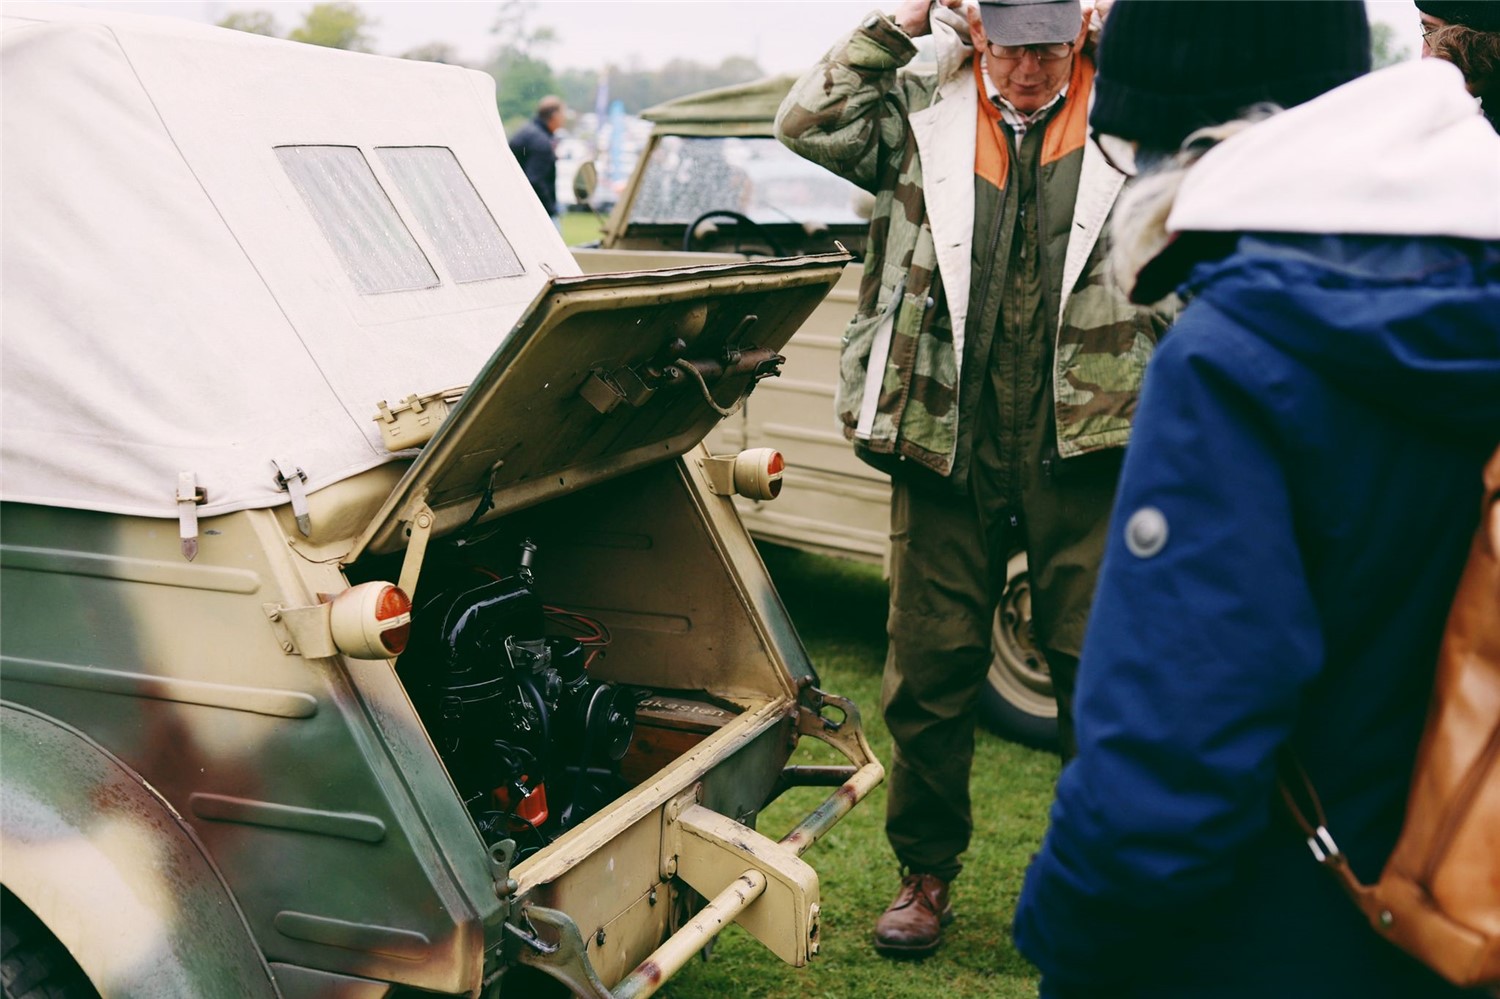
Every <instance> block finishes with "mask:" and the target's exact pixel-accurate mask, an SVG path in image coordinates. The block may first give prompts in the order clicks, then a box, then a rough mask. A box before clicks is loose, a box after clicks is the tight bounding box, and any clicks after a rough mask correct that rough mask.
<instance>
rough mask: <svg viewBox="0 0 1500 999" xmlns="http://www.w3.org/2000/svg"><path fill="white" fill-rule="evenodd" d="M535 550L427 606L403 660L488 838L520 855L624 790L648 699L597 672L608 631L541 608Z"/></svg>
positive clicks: (407, 680) (408, 681)
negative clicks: (622, 769)
mask: <svg viewBox="0 0 1500 999" xmlns="http://www.w3.org/2000/svg"><path fill="white" fill-rule="evenodd" d="M536 554H537V548H536V545H534V544H533V543H532V542H531V541H529V540H527V541H523V542H522V543H521V545H520V556H519V559H518V562H517V565H516V567H515V569H514V571H512V572H511V573H509V574H508V575H503V576H502V575H498V574H496V573H494V572H491V571H489V570H484V569H480V570H477V571H475V570H472V569H471V570H470V574H472V575H473V576H474V577H475V579H476V582H475V583H474V584H473V585H461V586H457V587H452V588H449V589H446V590H443V591H440V592H439V593H437V594H436V595H435V596H433V597H432V598H431V599H430V600H428V601H427V602H425V603H422V604H420V605H419V606H418V607H417V609H416V610H415V611H414V612H413V614H412V638H411V643H410V645H409V646H408V648H407V650H406V652H405V654H403V655H402V656H401V659H400V660H399V662H398V664H397V672H398V674H399V675H400V677H401V681H402V683H403V684H404V685H405V686H406V689H407V692H408V693H409V694H410V696H411V698H412V702H413V704H414V705H415V706H416V709H417V713H418V714H419V715H420V716H421V718H422V721H423V723H424V724H425V725H426V726H427V731H428V734H429V735H430V736H431V738H432V741H433V743H434V744H435V745H436V746H437V748H438V753H439V755H440V756H441V757H442V759H443V762H444V764H445V765H446V766H447V767H448V772H449V774H450V776H451V777H452V778H453V782H454V784H455V785H456V786H457V788H458V791H459V794H460V795H461V796H462V797H463V799H464V801H465V803H466V804H467V805H468V807H469V810H470V812H471V814H472V815H473V816H474V819H475V822H476V823H477V825H478V826H479V829H480V831H481V832H482V833H483V835H484V836H485V838H486V840H487V841H488V842H491V843H493V842H498V841H499V840H502V839H515V840H517V844H518V855H519V856H523V857H524V856H525V855H527V854H529V853H534V852H535V851H536V850H538V849H540V848H541V847H542V846H545V845H546V844H547V843H548V842H550V841H551V840H552V839H553V838H554V837H555V836H556V835H557V834H559V833H561V832H563V831H565V830H567V829H568V828H570V827H572V826H574V825H577V824H578V823H580V822H582V821H583V820H584V819H586V818H588V817H589V816H590V815H592V814H593V813H594V812H595V811H597V810H598V809H599V808H601V807H602V806H603V805H605V804H607V803H608V802H610V801H612V800H614V799H615V798H616V797H618V796H619V795H620V794H621V793H622V792H623V791H624V790H625V789H626V787H625V785H624V783H623V782H622V780H621V778H620V775H619V761H620V760H621V759H622V758H623V757H624V756H625V751H626V750H627V749H628V748H629V746H630V741H631V738H632V737H633V735H634V732H635V706H636V703H637V701H638V700H639V697H640V694H641V691H639V690H638V689H636V688H632V687H626V686H622V685H619V684H613V683H607V682H601V681H598V680H595V679H594V678H593V677H591V676H590V675H589V665H590V663H591V662H592V661H593V660H594V658H595V657H596V656H598V655H599V654H601V652H602V649H603V647H604V646H605V645H607V644H608V642H609V634H608V631H607V630H606V629H605V628H604V626H603V625H602V624H600V623H599V622H597V621H594V620H593V619H591V618H588V617H586V616H584V615H582V614H577V613H573V612H570V611H566V610H563V609H561V608H557V607H551V606H548V605H545V604H544V603H543V602H542V599H541V597H540V596H539V595H538V594H537V592H536V588H535V576H534V572H533V563H534V561H535V558H536ZM481 573H482V574H483V576H484V577H487V578H485V579H483V581H478V580H481ZM559 631H571V632H573V634H571V635H569V634H557V632H559Z"/></svg>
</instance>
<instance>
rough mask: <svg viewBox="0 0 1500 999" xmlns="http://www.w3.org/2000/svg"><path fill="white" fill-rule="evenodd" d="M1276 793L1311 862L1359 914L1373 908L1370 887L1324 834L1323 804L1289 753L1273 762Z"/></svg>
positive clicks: (1330, 836) (1293, 756) (1326, 833)
mask: <svg viewBox="0 0 1500 999" xmlns="http://www.w3.org/2000/svg"><path fill="white" fill-rule="evenodd" d="M1276 790H1277V791H1278V792H1280V794H1281V803H1282V805H1284V806H1285V807H1286V813H1287V815H1288V816H1290V817H1291V820H1292V821H1293V822H1295V823H1296V824H1297V827H1298V828H1299V829H1301V830H1302V833H1303V835H1305V836H1306V837H1307V848H1308V849H1309V850H1311V851H1312V855H1313V858H1314V859H1315V860H1317V862H1318V863H1319V864H1321V865H1322V866H1323V867H1324V869H1326V870H1327V871H1328V872H1329V873H1330V874H1332V875H1333V876H1334V878H1335V880H1337V881H1338V883H1339V886H1340V887H1342V888H1343V889H1344V891H1345V892H1346V893H1347V894H1348V895H1349V897H1350V898H1352V899H1353V900H1354V904H1355V905H1357V906H1359V907H1360V909H1362V910H1368V909H1369V907H1370V906H1373V905H1374V900H1373V898H1372V897H1371V895H1372V892H1371V889H1370V887H1369V886H1368V885H1365V884H1362V883H1361V882H1360V880H1359V878H1358V877H1356V876H1355V874H1354V869H1353V868H1351V867H1350V866H1349V861H1348V859H1347V858H1346V857H1345V856H1344V853H1343V851H1342V850H1340V849H1339V845H1338V843H1337V842H1335V841H1334V838H1333V834H1332V833H1330V832H1329V831H1328V817H1327V816H1326V815H1324V814H1323V802H1322V801H1320V800H1319V798H1318V792H1317V789H1316V788H1314V787H1313V783H1312V778H1311V777H1309V776H1308V775H1307V771H1306V770H1305V769H1303V767H1302V761H1301V760H1299V759H1297V756H1296V754H1295V753H1293V752H1291V751H1290V750H1288V751H1286V752H1284V753H1282V755H1281V759H1280V760H1279V761H1278V762H1277V766H1276Z"/></svg>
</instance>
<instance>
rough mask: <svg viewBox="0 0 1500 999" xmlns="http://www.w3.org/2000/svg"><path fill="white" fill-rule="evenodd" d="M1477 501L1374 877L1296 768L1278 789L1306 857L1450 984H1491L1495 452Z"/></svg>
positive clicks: (1499, 883)
mask: <svg viewBox="0 0 1500 999" xmlns="http://www.w3.org/2000/svg"><path fill="white" fill-rule="evenodd" d="M1484 496H1485V498H1484V507H1483V515H1482V517H1481V519H1480V523H1479V530H1478V531H1476V532H1475V534H1474V544H1473V547H1472V548H1470V550H1469V561H1468V564H1467V565H1465V567H1464V571H1463V576H1462V577H1461V578H1460V579H1459V583H1458V593H1457V595H1455V596H1454V598H1453V606H1452V608H1451V609H1450V610H1449V612H1448V624H1447V627H1446V628H1445V629H1444V632H1443V643H1442V646H1441V648H1440V649H1439V652H1438V664H1437V677H1436V681H1435V683H1434V685H1433V693H1432V706H1431V708H1430V709H1429V712H1428V716H1427V727H1426V729H1425V730H1424V732H1423V734H1422V742H1421V745H1420V747H1419V748H1418V750H1417V763H1416V768H1415V770H1414V771H1413V773H1412V781H1411V793H1410V796H1409V797H1408V798H1407V802H1406V822H1405V825H1403V826H1402V828H1401V837H1400V839H1398V840H1397V841H1396V848H1395V850H1394V851H1393V852H1392V853H1391V857H1390V859H1389V860H1388V861H1386V865H1385V870H1383V871H1381V873H1380V880H1379V881H1377V882H1375V883H1374V884H1373V885H1364V884H1361V883H1360V882H1359V880H1358V879H1357V878H1356V877H1355V876H1354V872H1353V871H1352V870H1350V869H1349V864H1348V862H1347V861H1346V860H1345V858H1344V855H1343V854H1342V853H1340V852H1339V850H1338V846H1337V845H1336V844H1335V842H1334V839H1333V836H1332V835H1331V834H1330V833H1329V831H1328V829H1327V826H1326V822H1325V819H1324V816H1323V809H1322V806H1321V805H1320V804H1319V803H1318V798H1317V795H1316V793H1314V791H1313V787H1312V785H1311V783H1310V782H1309V781H1308V779H1307V774H1306V773H1305V772H1304V771H1302V769H1301V767H1300V766H1295V765H1293V767H1292V768H1291V769H1292V773H1293V774H1294V775H1295V776H1293V777H1291V778H1289V777H1287V776H1285V775H1284V776H1283V778H1282V782H1281V794H1282V798H1283V800H1284V801H1285V803H1286V805H1287V808H1288V811H1290V812H1291V814H1292V817H1293V818H1294V819H1295V820H1296V821H1297V823H1298V824H1299V825H1300V826H1301V827H1302V829H1303V831H1304V832H1305V833H1307V845H1308V846H1309V847H1311V848H1312V851H1313V855H1314V856H1315V857H1317V859H1318V861H1319V863H1321V864H1322V865H1323V866H1324V867H1326V868H1327V869H1328V870H1329V871H1330V872H1331V873H1332V874H1333V875H1334V877H1336V878H1337V879H1338V881H1339V883H1340V884H1341V885H1343V887H1344V890H1345V891H1347V892H1348V893H1349V896H1350V897H1351V898H1352V899H1354V902H1355V904H1356V905H1358V906H1359V908H1360V910H1361V911H1362V912H1364V914H1365V917H1366V918H1368V919H1369V920H1370V925H1371V926H1373V927H1374V928H1375V930H1376V931H1377V932H1378V933H1380V935H1381V936H1383V937H1385V938H1387V939H1388V940H1390V941H1391V942H1392V943H1394V944H1395V945H1396V946H1398V947H1400V948H1401V949H1402V950H1405V951H1406V952H1407V953H1409V954H1411V955H1412V956H1413V957H1415V958H1417V959H1418V960H1419V961H1421V962H1422V963H1424V964H1426V965H1427V966H1428V967H1430V968H1432V969H1433V970H1434V971H1436V972H1437V973H1438V974H1440V975H1442V976H1443V977H1444V978H1446V979H1448V980H1449V981H1450V982H1452V983H1454V984H1455V985H1460V986H1475V985H1482V986H1494V985H1500V449H1497V450H1496V451H1495V454H1494V455H1493V456H1492V457H1491V458H1490V461H1489V464H1488V465H1487V466H1486V467H1485V470H1484ZM1304 802H1305V803H1307V804H1310V806H1311V811H1312V817H1309V815H1308V814H1307V811H1306V810H1305V809H1304V808H1303V803H1304Z"/></svg>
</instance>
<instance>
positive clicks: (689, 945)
mask: <svg viewBox="0 0 1500 999" xmlns="http://www.w3.org/2000/svg"><path fill="white" fill-rule="evenodd" d="M765 890H766V876H765V875H764V874H763V873H761V872H760V871H757V870H753V869H752V870H748V871H746V872H745V873H744V874H741V875H740V876H739V877H738V878H736V879H735V880H734V882H733V883H732V884H731V885H730V886H729V887H728V888H725V889H724V890H723V891H721V892H719V894H718V895H716V896H714V899H713V901H712V902H709V903H708V904H707V905H705V906H704V907H703V908H702V909H701V910H699V912H698V914H697V915H696V916H694V917H693V918H692V920H691V921H690V922H689V923H688V924H687V925H686V926H684V927H683V928H682V929H680V930H678V931H677V932H676V933H674V934H672V935H671V936H670V937H669V938H667V941H666V942H665V943H663V944H662V945H661V946H660V947H658V948H657V949H656V951H655V952H654V953H652V955H651V956H650V957H648V958H646V960H644V961H642V962H641V963H640V964H639V965H637V966H636V969H635V970H634V971H632V972H631V973H630V974H629V975H627V976H626V977H625V978H623V979H621V981H620V983H619V984H618V985H616V986H615V987H614V988H613V989H612V990H610V991H611V995H613V996H614V997H615V999H646V997H647V996H651V995H655V994H656V990H657V989H659V988H661V987H662V985H664V984H665V983H666V980H667V979H668V978H671V977H672V976H673V975H675V974H677V972H678V971H680V970H681V969H682V966H683V965H685V964H687V963H688V962H689V961H691V960H692V959H693V955H694V954H696V953H698V952H699V951H700V950H702V949H703V948H704V947H705V946H706V945H707V944H708V942H709V941H710V940H712V939H713V938H714V937H716V936H718V935H719V933H720V932H721V931H722V930H723V929H724V928H725V927H727V926H728V925H729V924H730V923H732V922H734V920H735V917H736V916H738V915H739V914H740V913H741V912H744V911H745V910H746V909H748V908H749V907H750V903H752V902H754V901H755V900H756V899H758V898H760V896H761V895H762V894H764V893H765Z"/></svg>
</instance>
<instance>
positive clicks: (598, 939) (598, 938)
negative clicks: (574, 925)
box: [594, 926, 604, 947]
mask: <svg viewBox="0 0 1500 999" xmlns="http://www.w3.org/2000/svg"><path fill="white" fill-rule="evenodd" d="M594 943H596V944H598V945H599V946H600V947H603V946H604V927H602V926H601V927H599V932H598V933H595V934H594Z"/></svg>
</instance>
